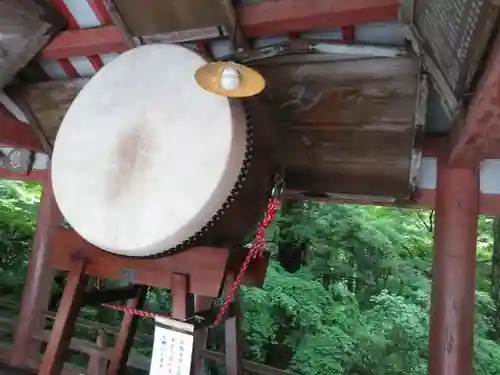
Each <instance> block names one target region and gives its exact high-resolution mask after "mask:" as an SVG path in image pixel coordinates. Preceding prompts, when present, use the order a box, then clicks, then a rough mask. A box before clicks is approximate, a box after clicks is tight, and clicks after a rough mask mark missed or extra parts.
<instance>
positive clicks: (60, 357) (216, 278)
mask: <svg viewBox="0 0 500 375" xmlns="http://www.w3.org/2000/svg"><path fill="white" fill-rule="evenodd" d="M246 253H247V251H246V250H245V249H238V250H234V249H232V250H231V251H229V249H225V248H214V247H194V248H191V249H188V250H186V251H184V252H181V253H177V254H174V255H171V256H168V257H162V258H156V259H137V258H135V259H134V258H125V257H120V256H116V255H113V254H111V253H107V252H104V251H102V250H101V249H99V248H97V247H95V246H93V245H90V244H89V243H88V242H86V241H85V240H84V239H82V238H81V237H80V236H79V235H78V234H77V233H76V232H75V231H73V230H70V229H63V228H61V229H58V230H57V231H56V233H55V234H54V245H53V250H52V267H53V268H55V269H58V270H64V271H68V272H69V274H68V279H67V284H66V287H65V289H64V293H63V296H62V299H61V301H60V305H59V310H58V312H57V316H56V320H55V322H54V326H53V329H52V332H51V335H50V339H49V341H48V344H47V349H46V351H45V355H44V357H43V360H42V364H41V366H40V371H39V374H40V375H59V374H60V373H61V371H62V369H63V364H64V360H65V358H66V353H67V351H68V348H69V343H70V339H71V334H72V331H73V328H74V326H75V323H76V319H77V317H78V313H79V311H80V309H81V307H83V306H86V305H100V304H103V303H109V302H114V301H121V300H128V303H127V308H129V309H141V308H142V306H143V304H144V300H145V297H146V291H147V286H154V287H160V288H168V289H170V290H171V292H172V300H173V306H172V312H171V317H172V318H174V319H178V320H185V319H187V318H189V317H191V316H193V315H194V312H195V308H196V312H199V311H200V310H205V309H207V308H208V307H209V305H210V304H211V302H212V301H213V300H214V299H215V298H217V297H218V296H219V294H220V291H221V290H222V288H224V290H226V291H227V289H228V286H230V285H231V284H232V282H233V280H234V278H235V276H236V273H237V272H238V271H239V269H240V267H241V265H242V263H243V260H244V258H245V256H246ZM267 263H268V259H267V258H266V257H263V258H261V259H257V260H256V261H254V262H253V263H252V264H251V266H250V267H249V268H248V270H247V272H246V274H245V278H244V279H243V283H244V284H246V285H253V286H262V284H263V282H264V277H265V272H266V269H267ZM91 276H95V277H98V278H100V279H106V278H107V279H112V280H118V281H125V282H128V283H130V286H126V287H123V288H114V289H102V290H87V287H88V284H89V283H88V282H89V278H90V277H91ZM192 295H196V297H197V298H198V300H197V302H198V306H194V304H193V303H191V301H192V300H190V298H189V297H190V296H192ZM199 302H202V305H203V304H204V306H202V305H200V304H199ZM230 310H233V311H232V312H233V316H230V319H227V318H228V315H231V314H228V315H226V316H225V318H226V320H225V325H226V330H225V331H226V353H225V356H226V365H227V373H228V374H230V375H241V374H243V369H242V366H241V347H240V346H239V345H238V341H239V340H238V337H237V336H238V330H239V327H238V321H239V316H238V313H236V314H234V310H237V309H230ZM207 312H210V310H206V311H204V312H203V313H201V314H196V315H199V316H202V317H205V319H206V320H207V322H206V323H207V324H205V325H203V329H199V330H196V331H195V338H194V342H195V345H194V356H193V365H192V370H191V373H193V374H198V373H200V371H201V363H202V361H201V357H200V352H201V350H203V349H205V345H206V337H207V330H208V327H209V326H210V323H212V322H213V318H214V317H215V316H213V314H210V313H209V314H207ZM211 315H212V316H211ZM210 320H212V321H210ZM137 324H138V317H137V316H136V315H133V314H131V313H129V312H126V313H125V314H124V317H123V321H122V324H121V328H120V331H119V334H118V337H117V340H116V345H115V347H114V350H113V353H112V355H111V357H110V363H109V368H108V372H107V373H108V374H112V375H115V374H123V373H124V371H125V369H126V365H127V360H128V356H129V353H130V350H131V347H132V344H133V339H134V335H135V331H136V329H137Z"/></svg>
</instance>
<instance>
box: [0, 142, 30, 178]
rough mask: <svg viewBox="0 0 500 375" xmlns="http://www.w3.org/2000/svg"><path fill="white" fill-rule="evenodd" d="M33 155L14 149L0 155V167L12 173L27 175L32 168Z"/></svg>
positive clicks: (27, 151) (23, 150)
mask: <svg viewBox="0 0 500 375" xmlns="http://www.w3.org/2000/svg"><path fill="white" fill-rule="evenodd" d="M34 161H35V153H34V152H33V151H30V150H26V149H22V148H14V149H12V150H10V151H9V152H8V153H7V154H4V153H2V154H1V155H0V167H1V168H5V169H8V170H10V171H12V172H16V173H19V174H24V175H27V174H28V173H30V172H31V170H32V168H33V163H34Z"/></svg>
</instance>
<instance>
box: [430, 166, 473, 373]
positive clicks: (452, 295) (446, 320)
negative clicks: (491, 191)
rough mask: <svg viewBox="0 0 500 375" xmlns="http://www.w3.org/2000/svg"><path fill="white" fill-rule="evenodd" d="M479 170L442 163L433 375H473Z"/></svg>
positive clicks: (434, 286)
mask: <svg viewBox="0 0 500 375" xmlns="http://www.w3.org/2000/svg"><path fill="white" fill-rule="evenodd" d="M478 175H479V171H478V170H474V169H453V168H451V167H449V166H447V165H446V164H445V163H443V162H440V164H439V169H438V185H437V197H436V234H435V245H434V270H433V283H432V303H431V321H430V337H429V375H472V373H473V370H472V363H473V357H472V355H473V336H474V291H475V262H476V241H477V220H478V212H479V177H478Z"/></svg>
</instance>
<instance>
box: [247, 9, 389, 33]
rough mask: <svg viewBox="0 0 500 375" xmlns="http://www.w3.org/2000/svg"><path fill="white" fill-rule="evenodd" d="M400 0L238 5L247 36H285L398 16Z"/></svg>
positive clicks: (387, 19)
mask: <svg viewBox="0 0 500 375" xmlns="http://www.w3.org/2000/svg"><path fill="white" fill-rule="evenodd" d="M398 12H399V1H398V0H349V1H346V0H315V1H311V0H281V1H261V2H257V3H253V4H246V5H243V6H241V7H239V8H238V19H239V21H240V24H241V27H242V29H243V33H244V34H245V36H246V37H263V36H270V35H285V34H288V33H291V32H303V31H308V30H313V29H329V28H340V27H342V26H346V25H359V24H363V23H370V22H384V21H394V20H397V19H398Z"/></svg>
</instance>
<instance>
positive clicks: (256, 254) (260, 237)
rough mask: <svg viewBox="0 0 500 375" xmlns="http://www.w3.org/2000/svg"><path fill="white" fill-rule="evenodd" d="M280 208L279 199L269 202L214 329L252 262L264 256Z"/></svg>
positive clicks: (220, 320) (216, 319)
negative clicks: (267, 235)
mask: <svg viewBox="0 0 500 375" xmlns="http://www.w3.org/2000/svg"><path fill="white" fill-rule="evenodd" d="M279 207H280V201H279V200H278V199H277V198H271V199H270V200H269V203H268V205H267V210H266V213H265V214H264V218H263V219H262V221H261V222H260V223H259V226H258V227H257V233H256V234H255V238H254V240H253V242H252V247H251V248H250V250H249V251H248V254H247V256H246V257H245V260H244V262H243V264H242V266H241V268H240V272H238V276H236V279H235V280H234V282H233V285H231V289H230V290H229V293H228V294H227V295H226V298H225V299H224V303H223V304H222V306H221V308H220V311H219V314H218V315H217V317H216V318H215V322H214V324H213V326H214V327H216V326H218V325H219V324H220V323H221V322H222V320H223V319H224V315H225V314H226V311H227V309H228V308H229V305H230V303H231V302H232V300H233V299H234V296H235V294H236V292H237V291H238V288H239V287H240V285H241V283H242V281H243V276H245V272H246V271H247V269H248V266H250V263H251V262H252V260H254V259H256V258H260V257H262V256H263V255H264V250H265V247H266V230H267V228H268V227H269V225H271V223H272V222H273V220H274V218H275V217H276V213H277V212H278V209H279Z"/></svg>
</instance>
